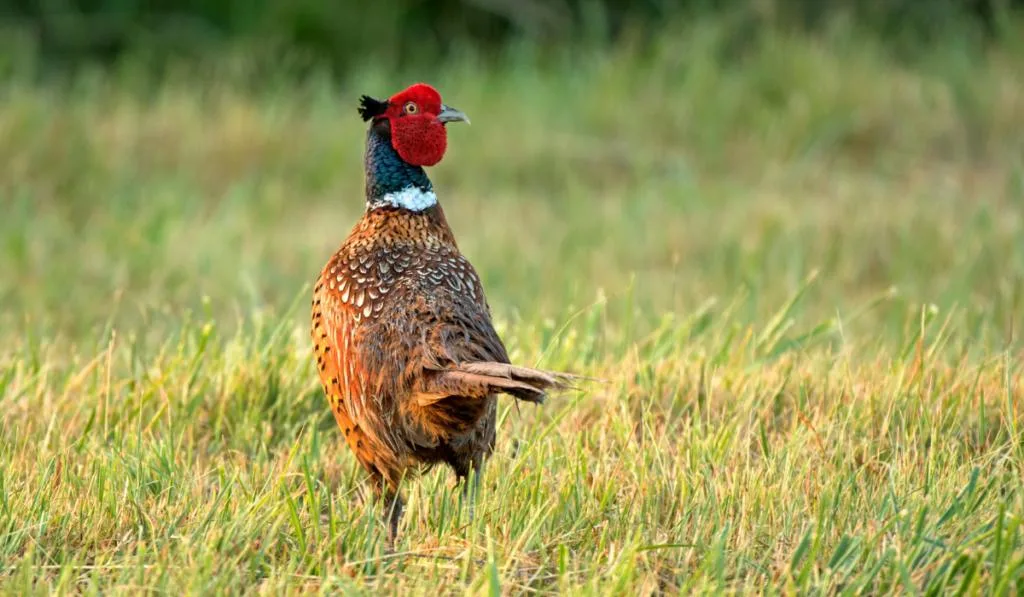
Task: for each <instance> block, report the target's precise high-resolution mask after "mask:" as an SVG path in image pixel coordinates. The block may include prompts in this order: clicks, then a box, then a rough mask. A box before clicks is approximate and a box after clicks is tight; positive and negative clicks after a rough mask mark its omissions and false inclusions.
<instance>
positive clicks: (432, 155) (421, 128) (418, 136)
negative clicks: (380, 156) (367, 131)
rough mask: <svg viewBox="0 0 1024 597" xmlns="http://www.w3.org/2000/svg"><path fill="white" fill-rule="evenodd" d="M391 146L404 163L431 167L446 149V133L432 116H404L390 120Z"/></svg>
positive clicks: (441, 124)
mask: <svg viewBox="0 0 1024 597" xmlns="http://www.w3.org/2000/svg"><path fill="white" fill-rule="evenodd" d="M391 145H392V147H394V148H395V151H397V152H398V155H399V156H400V157H401V158H402V159H403V160H405V161H406V162H408V163H410V164H413V165H416V166H433V165H434V164H436V163H438V162H440V161H441V158H443V157H444V152H445V149H447V148H448V132H447V131H446V130H445V128H444V124H443V123H441V122H440V121H438V120H437V116H436V115H434V114H426V113H423V114H415V115H404V116H400V117H398V118H395V119H392V120H391Z"/></svg>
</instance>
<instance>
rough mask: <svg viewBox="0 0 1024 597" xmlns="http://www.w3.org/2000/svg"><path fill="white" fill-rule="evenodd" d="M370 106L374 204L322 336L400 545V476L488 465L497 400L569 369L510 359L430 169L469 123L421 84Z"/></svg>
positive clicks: (325, 306)
mask: <svg viewBox="0 0 1024 597" xmlns="http://www.w3.org/2000/svg"><path fill="white" fill-rule="evenodd" d="M360 112H361V114H362V115H363V117H364V119H365V120H369V121H371V124H370V129H369V131H368V134H367V150H366V202H367V209H366V212H365V213H364V215H363V217H362V218H361V219H360V220H359V222H357V223H356V225H355V227H354V228H353V229H352V231H351V232H350V234H349V236H348V238H347V239H346V240H345V242H344V243H343V244H342V245H341V247H340V248H339V249H338V251H337V252H336V253H335V254H334V256H333V257H331V259H330V260H329V261H328V262H327V264H326V265H325V266H324V268H323V270H322V272H321V274H320V277H319V278H318V280H317V282H316V284H315V286H314V292H313V308H312V338H313V345H314V352H315V355H316V363H317V369H318V371H319V375H320V380H321V382H322V384H323V388H324V392H325V393H326V395H327V398H328V402H329V403H330V406H331V410H332V412H333V414H334V417H335V419H336V420H337V422H338V426H339V427H340V428H341V431H342V433H343V434H344V436H345V440H346V442H347V443H348V445H349V447H350V448H351V449H352V451H353V452H354V453H355V456H356V459H357V460H358V461H359V463H360V464H361V465H362V466H363V467H364V468H365V469H366V470H367V471H368V472H369V474H370V477H371V480H372V481H373V484H374V488H375V490H376V492H377V493H378V494H379V495H381V496H383V497H384V498H385V504H386V507H387V511H388V536H389V541H393V540H394V537H395V535H396V534H397V525H398V521H399V518H400V516H401V510H402V504H403V502H402V498H401V496H400V494H399V484H400V482H401V481H402V479H403V478H404V477H408V476H410V475H411V474H415V473H416V472H417V471H418V470H421V469H422V468H424V467H427V466H431V465H434V464H438V463H444V464H447V465H449V466H450V467H451V468H452V469H453V470H454V472H455V474H456V475H457V476H458V477H459V478H460V479H462V480H465V479H466V478H467V477H468V476H469V475H470V472H471V471H473V470H476V471H478V472H479V471H480V470H481V467H482V465H483V462H484V460H485V459H486V458H487V457H488V456H489V455H490V454H491V452H492V451H493V449H494V442H495V422H496V407H497V403H496V395H497V394H499V393H505V394H509V395H511V396H514V397H515V398H517V399H520V400H525V401H528V402H538V403H539V402H542V401H543V399H544V397H545V392H547V391H549V390H552V389H564V388H566V387H568V382H569V381H570V380H571V379H572V376H570V375H567V374H562V373H553V372H547V371H541V370H537V369H531V368H527V367H516V366H513V365H511V364H509V358H508V354H507V352H506V350H505V346H504V345H503V343H502V341H501V339H500V338H499V337H498V335H497V333H496V332H495V330H494V327H493V326H492V323H491V317H490V309H489V307H488V304H487V301H486V299H485V297H484V289H483V287H482V285H481V283H480V278H479V276H478V275H477V273H476V271H475V270H474V269H473V266H472V265H471V264H470V263H469V261H468V260H466V258H465V257H464V256H463V255H462V254H461V253H460V252H459V248H458V245H457V244H456V242H455V237H454V235H453V234H452V231H451V229H450V228H449V226H448V223H447V221H446V220H445V216H444V211H443V210H442V209H441V206H440V205H438V204H437V202H436V196H435V195H434V191H433V187H432V185H431V183H430V181H429V179H428V178H427V177H426V174H425V173H424V172H423V168H422V166H424V165H433V164H436V163H437V162H438V161H440V159H441V157H443V154H444V151H445V148H446V146H447V137H446V130H445V126H444V125H445V124H446V123H448V122H453V121H458V120H467V121H468V119H466V118H465V116H464V115H463V114H462V113H461V112H458V111H456V110H453V109H451V108H448V107H447V106H444V105H443V104H442V103H441V99H440V96H439V95H438V94H437V92H436V91H435V90H434V89H433V88H431V87H429V86H427V85H423V84H417V85H414V86H412V87H410V88H408V89H406V90H405V91H403V92H402V93H399V94H396V95H395V96H392V97H391V98H389V99H388V100H387V101H378V100H373V99H370V98H366V97H364V98H363V102H362V107H361V109H360ZM467 487H468V485H467Z"/></svg>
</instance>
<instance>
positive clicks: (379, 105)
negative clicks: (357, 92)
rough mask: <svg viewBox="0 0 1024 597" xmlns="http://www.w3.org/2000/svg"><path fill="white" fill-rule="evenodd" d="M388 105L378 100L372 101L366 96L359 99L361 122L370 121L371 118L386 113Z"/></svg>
mask: <svg viewBox="0 0 1024 597" xmlns="http://www.w3.org/2000/svg"><path fill="white" fill-rule="evenodd" d="M387 109H388V103H387V102H382V101H380V100H376V99H373V98H372V97H370V96H368V95H364V96H363V97H361V98H359V115H360V116H362V117H363V120H370V119H371V118H374V117H377V116H380V115H382V114H384V112H387Z"/></svg>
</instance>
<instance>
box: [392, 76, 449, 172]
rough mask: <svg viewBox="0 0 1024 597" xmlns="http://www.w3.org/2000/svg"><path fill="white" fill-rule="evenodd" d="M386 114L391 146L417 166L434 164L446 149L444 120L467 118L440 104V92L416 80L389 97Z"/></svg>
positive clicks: (446, 140)
mask: <svg viewBox="0 0 1024 597" xmlns="http://www.w3.org/2000/svg"><path fill="white" fill-rule="evenodd" d="M384 115H385V117H386V118H387V119H388V120H389V122H390V123H391V145H392V147H394V148H395V151H396V152H398V155H399V156H400V157H401V158H402V159H403V160H405V161H406V162H408V163H410V164H414V165H416V166H433V165H434V164H437V163H438V162H440V161H441V159H442V158H443V157H444V152H445V150H446V149H447V148H448V132H447V130H446V129H445V123H446V122H451V121H455V120H462V121H465V122H468V121H469V119H468V118H466V117H465V115H464V114H462V113H461V112H458V111H457V110H452V109H451V108H448V107H447V106H445V105H444V104H442V103H441V94H440V93H438V92H437V90H436V89H434V88H433V87H431V86H430V85H427V84H425V83H417V84H415V85H412V86H410V87H408V88H407V89H405V90H404V91H402V92H400V93H397V94H395V95H393V96H391V97H390V98H388V108H387V112H386V113H385V114H384Z"/></svg>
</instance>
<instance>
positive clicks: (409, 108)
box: [402, 102, 419, 114]
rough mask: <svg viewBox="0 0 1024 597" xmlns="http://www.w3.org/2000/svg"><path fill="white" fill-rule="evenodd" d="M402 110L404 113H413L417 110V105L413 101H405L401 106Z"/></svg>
mask: <svg viewBox="0 0 1024 597" xmlns="http://www.w3.org/2000/svg"><path fill="white" fill-rule="evenodd" d="M402 110H403V111H404V112H405V113H406V114H415V113H416V112H418V111H419V107H418V106H416V103H415V102H406V103H405V107H403V108H402Z"/></svg>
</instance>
